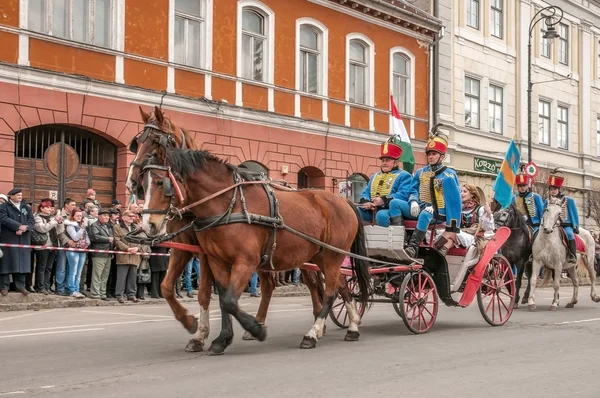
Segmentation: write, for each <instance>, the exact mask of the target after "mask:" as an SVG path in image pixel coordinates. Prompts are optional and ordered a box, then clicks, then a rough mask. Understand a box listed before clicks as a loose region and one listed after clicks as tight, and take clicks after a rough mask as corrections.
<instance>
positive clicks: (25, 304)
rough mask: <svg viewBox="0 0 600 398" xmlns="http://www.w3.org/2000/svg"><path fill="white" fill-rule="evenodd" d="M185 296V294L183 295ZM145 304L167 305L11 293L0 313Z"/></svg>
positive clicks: (279, 291) (298, 292)
mask: <svg viewBox="0 0 600 398" xmlns="http://www.w3.org/2000/svg"><path fill="white" fill-rule="evenodd" d="M184 294H185V293H184ZM196 294H197V291H194V298H193V299H192V298H188V297H185V296H184V298H182V299H178V300H179V301H180V302H182V303H196V302H198V300H197V298H196ZM308 294H309V292H308V289H307V288H306V286H305V285H301V286H293V285H288V286H281V287H278V288H276V289H275V292H273V297H294V296H307V295H308ZM217 298H218V297H217V295H215V294H213V295H212V297H211V300H217ZM240 299H241V300H258V298H254V297H250V295H249V294H248V293H243V294H242V297H241V298H240ZM145 304H165V305H166V304H167V301H166V300H165V299H153V298H149V297H146V299H145V300H143V301H142V300H140V301H139V302H137V303H133V302H131V301H126V302H125V303H123V304H121V303H119V302H118V301H117V300H116V299H112V300H111V301H102V300H97V299H91V298H83V299H76V298H72V297H65V296H57V295H54V294H50V295H48V296H44V295H43V294H36V293H30V294H29V295H28V296H23V295H22V294H21V293H15V292H11V293H9V294H8V296H5V297H2V296H0V312H7V311H26V310H41V309H51V308H78V307H109V306H128V305H145Z"/></svg>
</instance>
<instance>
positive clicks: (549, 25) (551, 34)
mask: <svg viewBox="0 0 600 398" xmlns="http://www.w3.org/2000/svg"><path fill="white" fill-rule="evenodd" d="M544 11H548V12H549V15H542V13H543V12H544ZM562 18H563V10H562V8H560V7H555V6H548V7H545V8H542V9H541V10H539V11H538V12H537V13H536V14H535V15H534V16H533V18H532V19H531V22H530V23H529V43H528V45H527V51H528V54H527V67H528V71H527V160H528V162H529V163H531V92H532V88H533V83H532V82H531V39H532V37H533V28H534V27H535V25H536V24H537V23H538V22H540V21H544V23H545V24H546V32H545V33H544V35H543V36H542V37H543V38H544V39H556V38H558V37H560V35H559V34H558V32H557V31H556V28H555V26H556V25H558V23H559V22H560V21H562Z"/></svg>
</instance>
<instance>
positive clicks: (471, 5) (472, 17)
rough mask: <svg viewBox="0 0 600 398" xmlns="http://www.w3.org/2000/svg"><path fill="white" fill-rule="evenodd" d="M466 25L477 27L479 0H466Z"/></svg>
mask: <svg viewBox="0 0 600 398" xmlns="http://www.w3.org/2000/svg"><path fill="white" fill-rule="evenodd" d="M467 26H470V27H472V28H475V29H479V0H467Z"/></svg>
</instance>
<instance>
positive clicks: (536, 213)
mask: <svg viewBox="0 0 600 398" xmlns="http://www.w3.org/2000/svg"><path fill="white" fill-rule="evenodd" d="M515 183H516V185H517V190H518V191H519V193H518V195H516V196H515V197H514V198H513V203H514V204H515V206H517V209H518V210H519V211H520V212H521V214H523V218H524V219H525V222H526V223H527V225H529V227H530V228H532V229H533V236H535V234H536V233H537V231H538V229H539V228H540V221H541V220H542V212H543V211H544V202H543V201H542V197H541V196H540V195H538V194H537V193H534V192H531V191H530V190H529V176H528V175H527V174H522V173H521V174H517V177H516V178H515Z"/></svg>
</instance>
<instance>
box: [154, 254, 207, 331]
mask: <svg viewBox="0 0 600 398" xmlns="http://www.w3.org/2000/svg"><path fill="white" fill-rule="evenodd" d="M191 258H192V254H191V253H190V252H186V251H182V250H177V249H171V256H170V257H169V266H168V268H167V274H166V275H165V279H164V280H163V281H162V283H161V284H160V289H161V291H162V293H163V296H164V298H165V300H167V303H168V304H169V307H171V311H173V315H175V319H177V320H178V321H179V322H181V324H182V325H183V327H184V328H185V330H187V331H188V332H189V333H191V334H194V333H196V331H197V330H198V320H197V319H196V317H195V316H193V315H190V314H189V313H188V310H187V309H186V308H185V307H184V306H182V305H181V303H180V302H179V300H177V299H176V298H175V294H174V289H173V288H174V286H175V280H176V279H177V278H179V277H180V276H181V273H182V272H183V270H184V268H185V266H186V264H187V263H188V261H190V259H191Z"/></svg>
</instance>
